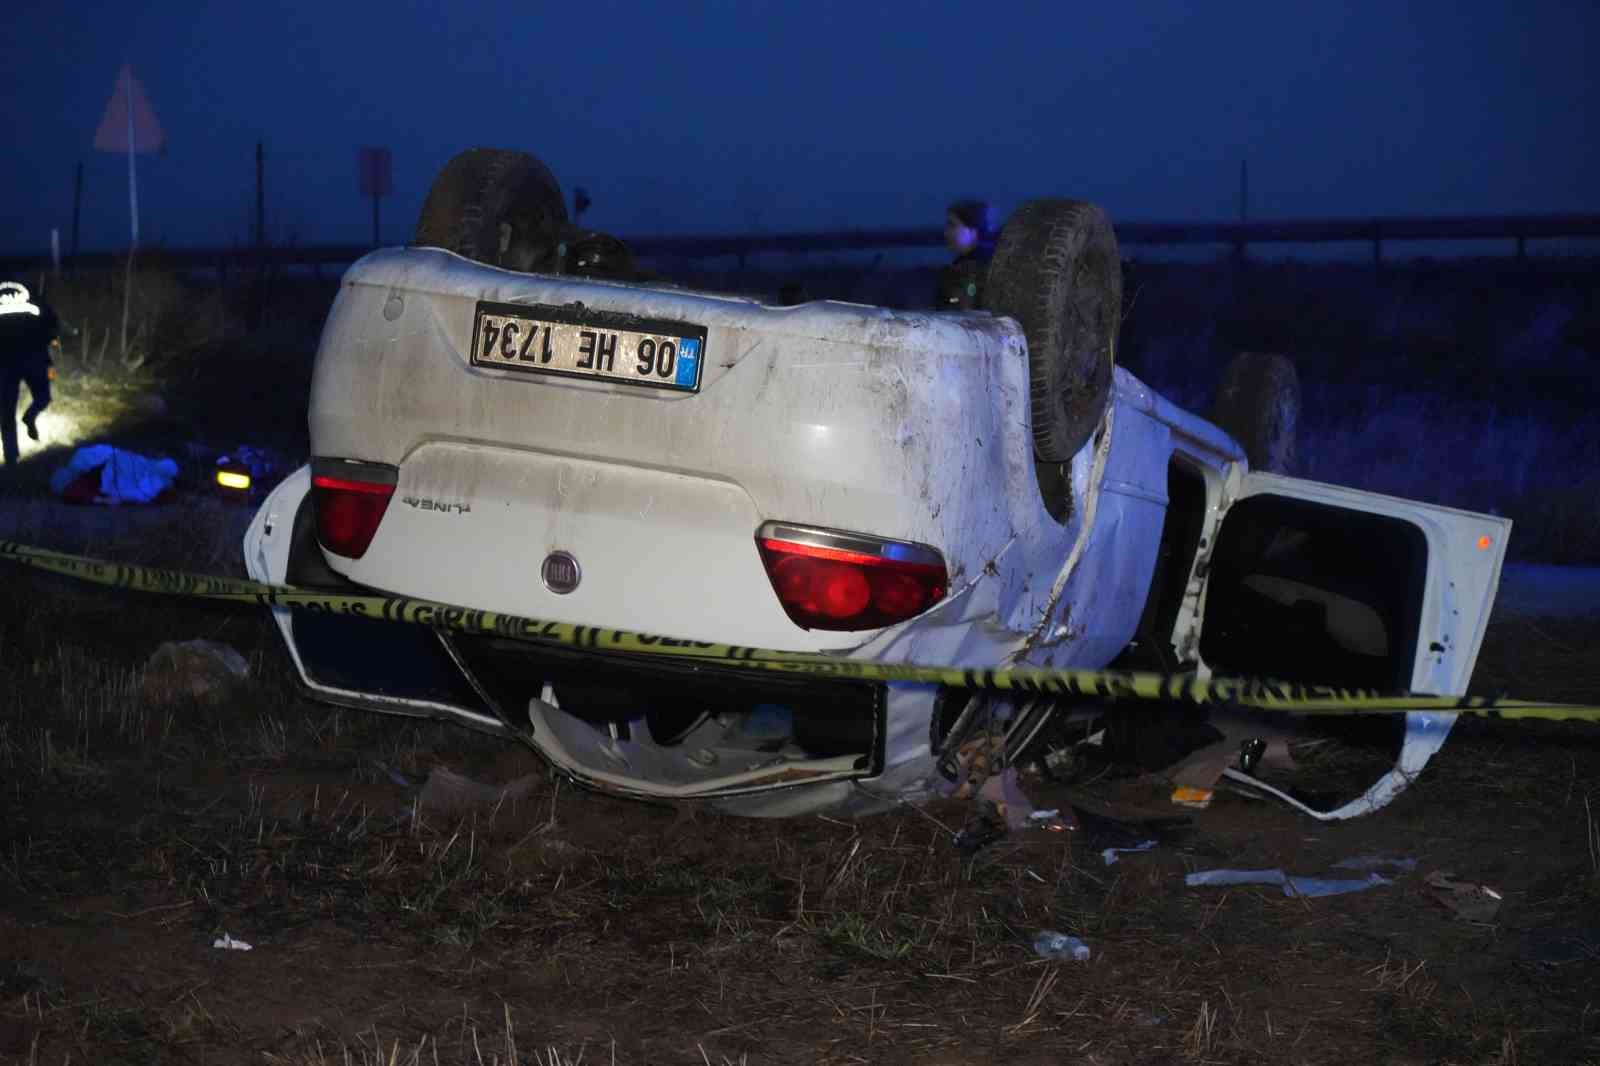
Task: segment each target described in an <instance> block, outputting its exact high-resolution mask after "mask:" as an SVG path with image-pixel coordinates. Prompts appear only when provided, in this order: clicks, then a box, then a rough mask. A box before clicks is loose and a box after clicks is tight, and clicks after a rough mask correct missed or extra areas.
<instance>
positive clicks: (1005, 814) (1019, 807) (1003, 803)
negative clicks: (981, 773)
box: [978, 766, 1033, 829]
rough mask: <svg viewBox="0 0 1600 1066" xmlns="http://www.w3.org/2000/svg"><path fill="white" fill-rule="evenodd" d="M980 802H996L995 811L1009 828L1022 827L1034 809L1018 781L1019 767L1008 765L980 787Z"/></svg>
mask: <svg viewBox="0 0 1600 1066" xmlns="http://www.w3.org/2000/svg"><path fill="white" fill-rule="evenodd" d="M978 800H979V802H980V803H981V802H984V801H987V802H989V803H992V804H994V807H995V811H996V812H997V813H998V814H999V815H1000V817H1001V818H1003V819H1004V820H1005V824H1006V828H1007V829H1021V828H1023V827H1024V826H1026V825H1027V824H1028V815H1029V814H1031V813H1032V811H1033V801H1032V800H1030V799H1028V797H1027V796H1025V795H1023V793H1022V786H1021V785H1020V784H1018V782H1017V768H1016V767H1014V766H1008V767H1006V768H1005V769H1004V770H1002V771H1000V772H999V773H998V774H993V775H991V776H990V777H989V778H988V779H987V780H985V781H984V783H983V787H982V788H980V789H978Z"/></svg>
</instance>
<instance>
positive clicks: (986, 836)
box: [951, 800, 1006, 855]
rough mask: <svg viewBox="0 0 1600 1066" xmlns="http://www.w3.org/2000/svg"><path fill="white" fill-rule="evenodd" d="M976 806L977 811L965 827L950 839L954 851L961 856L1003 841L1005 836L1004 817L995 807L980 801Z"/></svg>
mask: <svg viewBox="0 0 1600 1066" xmlns="http://www.w3.org/2000/svg"><path fill="white" fill-rule="evenodd" d="M976 806H977V810H976V811H975V812H974V813H973V815H972V817H970V818H968V819H967V823H966V825H964V826H962V827H961V831H960V832H959V833H957V834H956V835H955V836H954V837H953V838H952V839H951V843H952V844H954V845H955V847H956V850H957V851H959V852H961V854H963V855H972V854H974V853H976V852H978V851H981V850H982V849H984V848H986V847H988V846H989V845H990V844H993V843H994V842H995V841H997V840H1004V839H1005V836H1006V820H1005V816H1004V815H1002V814H1001V813H1000V812H999V810H998V809H997V808H996V807H995V805H994V804H993V803H990V802H988V801H987V800H980V801H979V802H978V804H977V805H976Z"/></svg>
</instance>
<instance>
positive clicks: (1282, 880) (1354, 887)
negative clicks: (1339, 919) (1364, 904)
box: [1184, 870, 1394, 898]
mask: <svg viewBox="0 0 1600 1066" xmlns="http://www.w3.org/2000/svg"><path fill="white" fill-rule="evenodd" d="M1393 883H1394V882H1392V881H1390V880H1389V879H1388V878H1387V877H1384V876H1382V875H1381V874H1368V875H1367V876H1366V877H1363V878H1360V879H1359V880H1349V879H1340V878H1325V877H1290V876H1289V875H1288V874H1286V873H1284V872H1283V871H1282V870H1201V871H1199V872H1197V873H1192V874H1189V875H1188V876H1187V877H1185V878H1184V884H1186V885H1189V886H1190V887H1191V888H1192V887H1194V886H1196V885H1282V886H1283V894H1284V895H1285V896H1289V897H1291V898H1293V897H1295V896H1307V897H1314V896H1340V895H1344V894H1345V893H1347V892H1364V891H1366V890H1367V889H1369V888H1377V887H1378V886H1379V885H1390V884H1393Z"/></svg>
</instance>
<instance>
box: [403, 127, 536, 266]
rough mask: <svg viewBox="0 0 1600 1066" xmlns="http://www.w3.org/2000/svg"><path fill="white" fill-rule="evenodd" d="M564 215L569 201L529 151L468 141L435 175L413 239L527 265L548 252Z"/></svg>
mask: <svg viewBox="0 0 1600 1066" xmlns="http://www.w3.org/2000/svg"><path fill="white" fill-rule="evenodd" d="M566 222H567V205H566V201H564V200H563V199H562V197H561V186H560V184H559V183H558V182H557V181H556V179H555V175H554V174H552V173H550V168H549V167H547V166H545V165H544V164H543V163H541V162H540V161H539V160H538V159H536V158H534V157H533V156H531V155H529V154H527V153H526V152H510V151H505V150H502V149H498V148H471V149H468V150H467V151H465V152H462V153H460V154H459V155H457V156H456V157H455V158H454V159H452V160H450V162H448V163H446V164H445V166H444V169H443V170H441V171H440V172H439V176H438V177H437V178H435V179H434V182H433V187H432V188H431V189H429V190H428V198H427V200H426V201H424V203H423V205H422V215H421V217H420V218H418V219H417V234H416V243H417V244H419V245H424V246H427V247H433V248H446V249H448V250H450V251H452V252H455V253H456V254H458V255H463V256H466V257H467V258H468V259H473V260H476V261H477V262H480V263H487V264H489V265H490V266H500V267H506V268H508V269H511V270H523V271H526V270H529V269H531V268H533V266H534V265H535V264H536V263H539V262H541V261H543V260H545V259H548V258H549V256H550V249H551V248H552V247H553V246H554V245H555V244H556V242H557V236H556V235H557V234H558V232H559V231H560V230H561V229H562V228H564V227H565V226H566Z"/></svg>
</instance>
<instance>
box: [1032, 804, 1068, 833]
mask: <svg viewBox="0 0 1600 1066" xmlns="http://www.w3.org/2000/svg"><path fill="white" fill-rule="evenodd" d="M1028 822H1029V824H1030V825H1032V826H1033V827H1034V828H1035V829H1046V830H1049V831H1050V832H1052V833H1070V832H1072V831H1073V830H1075V829H1077V828H1078V820H1077V818H1075V817H1073V814H1072V812H1071V811H1068V812H1067V815H1066V817H1065V818H1063V817H1062V816H1061V812H1060V811H1059V810H1048V811H1034V812H1033V813H1032V814H1030V815H1028Z"/></svg>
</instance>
